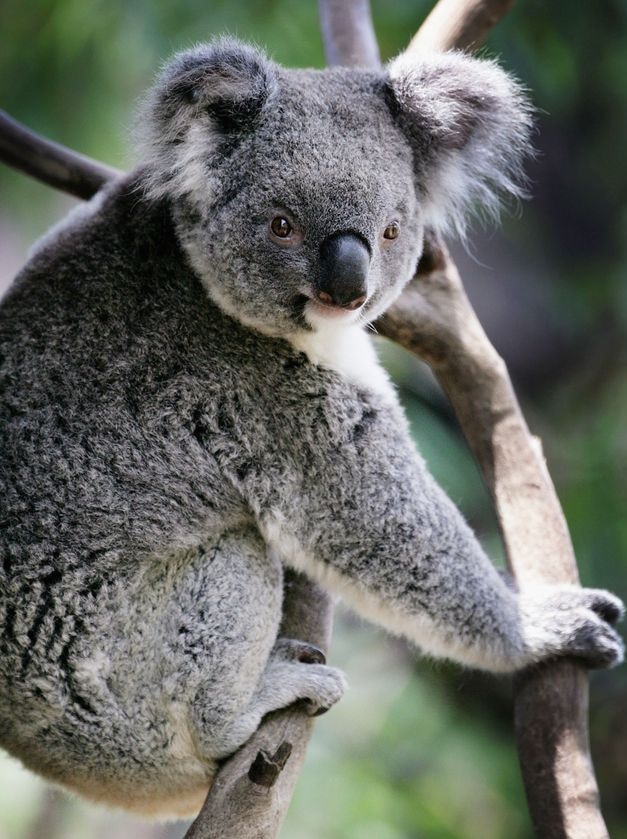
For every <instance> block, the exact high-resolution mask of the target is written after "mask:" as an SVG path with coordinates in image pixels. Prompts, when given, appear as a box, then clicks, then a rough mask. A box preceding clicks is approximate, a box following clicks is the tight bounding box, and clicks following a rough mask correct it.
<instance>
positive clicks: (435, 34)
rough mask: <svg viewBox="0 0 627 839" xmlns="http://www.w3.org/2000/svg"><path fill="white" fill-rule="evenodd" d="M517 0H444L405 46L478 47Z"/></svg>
mask: <svg viewBox="0 0 627 839" xmlns="http://www.w3.org/2000/svg"><path fill="white" fill-rule="evenodd" d="M514 2H515V0H440V2H439V3H436V5H435V6H434V7H433V9H432V10H431V13H430V14H429V16H428V17H427V18H426V20H425V22H424V23H423V24H422V26H421V27H420V29H419V30H418V32H417V33H416V34H415V35H414V37H413V38H412V40H411V41H410V43H409V46H408V47H407V49H406V50H405V52H406V53H412V54H416V55H420V54H421V53H424V52H430V51H440V52H442V51H444V50H452V49H457V50H474V49H477V47H480V46H481V44H482V43H483V42H484V41H485V39H486V38H487V37H488V35H489V34H490V32H491V31H492V29H494V27H495V26H496V24H497V23H498V22H499V20H501V18H502V17H504V15H505V14H506V13H507V12H508V11H509V10H510V9H511V8H512V6H513V5H514Z"/></svg>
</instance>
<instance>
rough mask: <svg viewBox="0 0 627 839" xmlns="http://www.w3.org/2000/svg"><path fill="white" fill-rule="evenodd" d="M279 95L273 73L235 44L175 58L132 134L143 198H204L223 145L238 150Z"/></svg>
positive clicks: (226, 41)
mask: <svg viewBox="0 0 627 839" xmlns="http://www.w3.org/2000/svg"><path fill="white" fill-rule="evenodd" d="M276 89H277V80H276V72H275V65H274V64H273V63H272V62H271V61H270V60H269V59H268V58H266V56H265V55H264V54H263V53H262V52H260V51H259V50H257V49H255V48H254V47H250V46H248V45H246V44H242V43H240V42H239V41H236V40H235V39H233V38H220V39H218V40H216V41H213V42H212V43H210V44H201V45H200V46H197V47H195V48H193V49H191V50H188V51H186V52H182V53H180V54H179V55H176V56H175V57H174V58H173V59H172V60H171V61H170V62H169V63H168V64H167V65H166V66H165V68H164V70H163V71H162V73H161V75H160V76H159V78H158V79H157V81H156V83H155V85H154V87H153V88H152V90H151V91H150V93H149V94H148V97H147V99H146V101H145V103H144V106H143V108H142V110H141V113H140V121H139V124H138V131H137V134H138V140H139V146H140V151H141V154H142V157H143V162H144V163H145V164H146V171H145V176H144V186H145V190H146V192H147V194H148V195H149V196H151V197H152V198H155V199H158V198H162V197H165V196H170V197H175V198H176V197H182V196H188V197H190V198H192V199H193V198H194V195H195V194H196V193H198V194H199V196H200V197H202V196H203V195H204V196H205V198H206V196H207V191H208V190H210V187H211V183H210V181H211V178H210V172H209V171H208V168H207V167H208V163H209V162H210V161H211V160H212V156H214V157H215V156H216V152H217V150H218V149H219V146H220V143H221V142H224V141H228V142H237V139H238V137H241V136H242V135H244V134H246V133H247V132H248V131H250V130H251V129H252V128H254V125H255V122H256V120H257V119H258V118H259V116H260V114H261V113H262V111H263V108H264V107H265V105H266V103H267V101H268V100H269V99H270V98H271V97H272V96H273V94H274V93H275V92H276Z"/></svg>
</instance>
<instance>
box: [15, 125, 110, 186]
mask: <svg viewBox="0 0 627 839" xmlns="http://www.w3.org/2000/svg"><path fill="white" fill-rule="evenodd" d="M0 160H1V161H2V162H3V163H6V164H7V165H8V166H11V167H13V168H14V169H19V170H20V171H21V172H25V173H26V174H27V175H30V176H31V177H33V178H37V180H39V181H43V182H44V183H45V184H48V186H52V187H54V188H55V189H60V190H61V191H62V192H68V193H69V194H70V195H74V196H75V197H76V198H91V196H92V195H93V194H94V193H95V192H98V190H99V189H100V188H101V187H102V186H104V184H106V183H107V182H108V181H110V180H112V179H113V178H116V177H117V176H118V175H121V174H122V173H121V172H119V171H118V170H117V169H112V168H111V167H109V166H105V165H104V164H102V163H98V162H97V161H96V160H91V159H90V158H89V157H84V156H83V155H82V154H78V153H77V152H75V151H71V149H67V148H65V146H60V145H58V144H57V143H53V142H52V141H51V140H46V139H44V138H43V137H40V136H39V134H35V133H34V132H33V131H30V130H29V129H28V128H26V126H24V125H22V124H21V123H19V122H17V120H14V119H13V118H12V117H10V116H9V115H8V114H7V113H5V111H0Z"/></svg>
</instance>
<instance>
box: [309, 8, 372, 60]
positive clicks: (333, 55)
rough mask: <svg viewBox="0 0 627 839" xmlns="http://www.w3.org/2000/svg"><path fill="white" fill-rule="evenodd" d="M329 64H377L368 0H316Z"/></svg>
mask: <svg viewBox="0 0 627 839" xmlns="http://www.w3.org/2000/svg"><path fill="white" fill-rule="evenodd" d="M318 9H319V12H320V26H321V29H322V40H323V43H324V53H325V56H326V59H327V64H328V65H329V67H336V66H338V65H341V66H343V67H378V66H379V64H380V63H381V61H380V58H379V47H378V45H377V38H376V35H375V32H374V28H373V26H372V17H371V15H370V3H369V0H351V1H350V2H347V0H318Z"/></svg>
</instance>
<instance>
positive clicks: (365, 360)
mask: <svg viewBox="0 0 627 839" xmlns="http://www.w3.org/2000/svg"><path fill="white" fill-rule="evenodd" d="M289 340H290V342H291V344H292V345H293V346H294V347H295V349H297V350H299V351H300V352H304V353H305V355H306V356H307V357H308V359H309V360H310V361H311V363H312V364H317V365H319V366H321V367H327V368H328V369H330V370H334V371H335V372H337V373H339V374H340V375H341V376H343V377H344V378H346V379H347V380H348V381H350V382H353V383H354V384H358V385H359V386H360V387H365V388H368V389H369V390H374V391H377V393H381V394H382V395H383V396H385V397H387V398H389V399H391V400H393V401H396V395H395V393H394V388H393V386H392V383H391V382H390V379H389V377H388V375H387V373H386V372H385V370H384V369H383V367H382V366H381V364H380V363H379V359H378V358H377V353H376V350H375V348H374V346H373V344H372V340H371V338H370V336H369V335H368V334H367V333H366V332H365V330H364V328H363V327H362V326H359V325H358V324H342V325H340V324H337V325H336V324H328V325H320V326H318V328H317V329H316V330H315V331H313V332H302V333H299V334H298V335H293V336H289Z"/></svg>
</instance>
